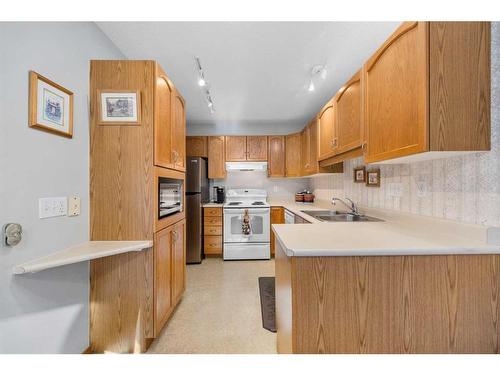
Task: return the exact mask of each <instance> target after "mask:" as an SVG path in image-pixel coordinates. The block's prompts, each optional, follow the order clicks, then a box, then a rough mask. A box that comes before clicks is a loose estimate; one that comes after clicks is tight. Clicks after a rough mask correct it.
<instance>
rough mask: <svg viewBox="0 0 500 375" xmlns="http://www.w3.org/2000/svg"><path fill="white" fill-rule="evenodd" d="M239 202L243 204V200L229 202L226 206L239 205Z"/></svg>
mask: <svg viewBox="0 0 500 375" xmlns="http://www.w3.org/2000/svg"><path fill="white" fill-rule="evenodd" d="M241 204H243V202H229V203H228V206H239V205H241Z"/></svg>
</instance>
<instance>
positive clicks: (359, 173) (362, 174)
mask: <svg viewBox="0 0 500 375" xmlns="http://www.w3.org/2000/svg"><path fill="white" fill-rule="evenodd" d="M353 179H354V182H355V183H360V182H361V183H364V182H366V169H365V167H364V166H361V167H356V168H354V171H353Z"/></svg>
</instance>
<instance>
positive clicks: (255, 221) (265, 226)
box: [224, 208, 271, 243]
mask: <svg viewBox="0 0 500 375" xmlns="http://www.w3.org/2000/svg"><path fill="white" fill-rule="evenodd" d="M245 210H248V215H249V216H250V234H249V235H245V234H243V217H244V215H245ZM269 212H270V211H269V208H248V209H244V208H225V209H224V242H249V243H255V242H269V240H270V236H271V233H270V216H269Z"/></svg>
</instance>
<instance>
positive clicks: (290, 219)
mask: <svg viewBox="0 0 500 375" xmlns="http://www.w3.org/2000/svg"><path fill="white" fill-rule="evenodd" d="M285 224H295V215H294V214H292V213H291V212H290V211H288V210H285Z"/></svg>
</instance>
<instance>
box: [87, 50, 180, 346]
mask: <svg viewBox="0 0 500 375" xmlns="http://www.w3.org/2000/svg"><path fill="white" fill-rule="evenodd" d="M123 92H135V93H137V96H138V97H137V99H138V100H137V103H138V114H140V116H138V118H139V121H138V123H136V124H126V123H123V122H122V123H116V124H112V123H103V122H102V121H101V120H100V118H101V114H100V111H101V108H102V106H101V97H102V94H103V93H123ZM139 111H140V112H139ZM185 149H186V148H185V102H184V99H183V98H182V96H181V95H180V93H179V92H178V91H177V89H176V88H175V86H174V84H173V83H172V82H171V81H170V79H169V78H168V76H167V75H166V74H165V72H164V71H163V69H162V68H161V67H160V65H159V64H157V63H156V62H155V61H132V60H126V61H121V60H112V61H106V60H94V61H91V65H90V239H91V240H93V241H98V240H103V241H107V240H150V241H152V244H153V246H152V248H150V249H147V250H144V251H140V252H131V253H126V254H120V255H116V256H110V257H106V258H101V259H96V260H93V261H91V262H90V349H91V351H93V352H104V351H108V352H118V353H131V352H144V351H145V350H146V349H147V347H148V346H149V344H150V343H151V341H152V340H153V338H154V337H156V336H157V335H158V333H159V332H160V330H161V328H162V327H163V325H164V324H165V322H166V321H167V320H168V318H169V317H170V315H171V313H172V311H173V309H174V308H175V306H176V304H177V303H178V302H179V300H180V298H181V296H182V292H183V291H184V285H185V214H184V212H183V211H182V212H178V213H176V214H174V215H170V216H168V217H167V218H164V219H161V220H160V219H159V217H158V180H159V178H160V177H164V178H173V179H176V180H180V181H184V179H185Z"/></svg>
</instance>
